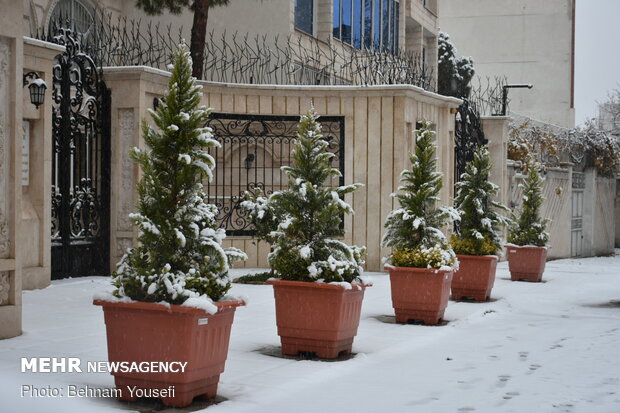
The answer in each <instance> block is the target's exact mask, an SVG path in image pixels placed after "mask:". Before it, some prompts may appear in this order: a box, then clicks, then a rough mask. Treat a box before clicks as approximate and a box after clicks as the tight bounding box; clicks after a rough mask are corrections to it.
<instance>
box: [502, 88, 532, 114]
mask: <svg viewBox="0 0 620 413" xmlns="http://www.w3.org/2000/svg"><path fill="white" fill-rule="evenodd" d="M533 87H534V85H532V84H531V83H525V84H513V85H504V86H503V87H502V113H494V114H493V116H506V110H507V107H508V89H525V88H527V89H531V88H533Z"/></svg>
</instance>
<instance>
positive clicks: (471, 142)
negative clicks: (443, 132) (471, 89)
mask: <svg viewBox="0 0 620 413" xmlns="http://www.w3.org/2000/svg"><path fill="white" fill-rule="evenodd" d="M454 141H455V142H454V144H455V146H454V175H455V176H454V182H455V183H456V182H459V181H460V180H461V175H462V174H463V173H464V172H465V166H466V165H467V162H469V161H471V160H473V159H474V152H475V151H476V148H478V147H479V146H482V145H486V144H487V143H488V140H487V139H485V137H484V131H483V130H482V121H481V120H480V114H479V113H478V111H477V110H476V108H475V107H474V106H473V105H472V104H471V103H470V102H469V101H468V100H467V99H463V104H461V106H459V108H458V112H457V114H456V125H455V129H454Z"/></svg>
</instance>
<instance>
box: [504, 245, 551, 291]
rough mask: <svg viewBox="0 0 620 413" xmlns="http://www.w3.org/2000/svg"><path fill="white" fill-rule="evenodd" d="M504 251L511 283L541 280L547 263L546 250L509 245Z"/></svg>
mask: <svg viewBox="0 0 620 413" xmlns="http://www.w3.org/2000/svg"><path fill="white" fill-rule="evenodd" d="M506 249H507V250H508V268H509V269H510V279H511V280H512V281H522V280H523V281H530V282H540V280H542V275H543V272H544V271H545V263H546V261H547V248H545V247H518V246H514V245H510V246H507V247H506Z"/></svg>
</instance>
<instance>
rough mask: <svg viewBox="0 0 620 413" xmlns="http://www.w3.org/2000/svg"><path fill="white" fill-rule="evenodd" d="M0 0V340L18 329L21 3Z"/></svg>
mask: <svg viewBox="0 0 620 413" xmlns="http://www.w3.org/2000/svg"><path fill="white" fill-rule="evenodd" d="M18 3H19V5H17V6H16V2H13V1H8V0H0V10H2V18H1V19H0V22H1V23H2V24H0V339H1V338H8V337H14V336H17V335H19V334H21V331H22V311H21V310H22V271H21V265H22V264H21V262H22V250H21V249H20V248H19V246H18V245H17V244H18V234H20V231H21V227H20V224H21V222H20V221H21V220H20V217H21V187H20V182H21V177H20V167H21V165H20V162H18V159H21V146H22V145H21V140H22V133H21V121H22V104H21V103H22V73H23V72H22V70H23V65H22V59H21V56H22V55H23V48H24V47H23V40H22V24H23V23H22V15H23V10H22V2H18Z"/></svg>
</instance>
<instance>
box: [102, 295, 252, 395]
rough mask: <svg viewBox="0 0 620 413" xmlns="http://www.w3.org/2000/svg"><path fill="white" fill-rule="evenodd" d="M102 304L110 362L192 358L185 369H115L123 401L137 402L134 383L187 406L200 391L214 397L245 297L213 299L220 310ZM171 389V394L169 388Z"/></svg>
mask: <svg viewBox="0 0 620 413" xmlns="http://www.w3.org/2000/svg"><path fill="white" fill-rule="evenodd" d="M94 304H95V305H100V306H102V307H103V313H104V318H105V324H106V331H107V341H108V358H109V361H110V362H123V361H125V362H129V363H131V362H138V363H140V362H152V361H155V362H187V365H186V366H185V371H184V372H177V373H172V372H161V373H141V372H120V371H118V372H114V373H111V374H112V375H114V382H115V384H116V388H117V389H119V390H120V392H121V397H120V399H121V400H126V401H135V400H136V397H135V394H134V395H132V394H131V392H130V391H129V388H133V387H134V386H136V388H137V389H141V392H140V393H141V394H145V395H147V396H148V395H152V396H153V397H157V398H159V399H161V401H162V402H163V403H164V404H165V405H166V406H174V407H183V406H188V405H190V404H191V403H192V399H193V398H194V397H196V396H201V397H202V398H212V397H215V395H216V393H217V385H218V382H219V378H220V374H221V373H222V372H223V371H224V364H225V362H226V358H227V356H228V343H229V339H230V329H231V326H232V322H233V318H234V315H235V309H236V307H238V306H241V305H244V303H243V302H242V301H224V302H218V303H214V304H215V305H216V306H217V307H218V312H217V313H215V314H213V315H212V314H208V313H206V312H205V311H204V310H201V309H198V308H192V307H185V306H180V305H170V306H165V305H162V304H156V303H145V302H129V303H122V302H106V301H101V300H95V301H94ZM171 386H172V388H173V389H174V392H173V393H172V394H171V393H170V392H169V391H168V392H166V390H168V389H170V388H171Z"/></svg>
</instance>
